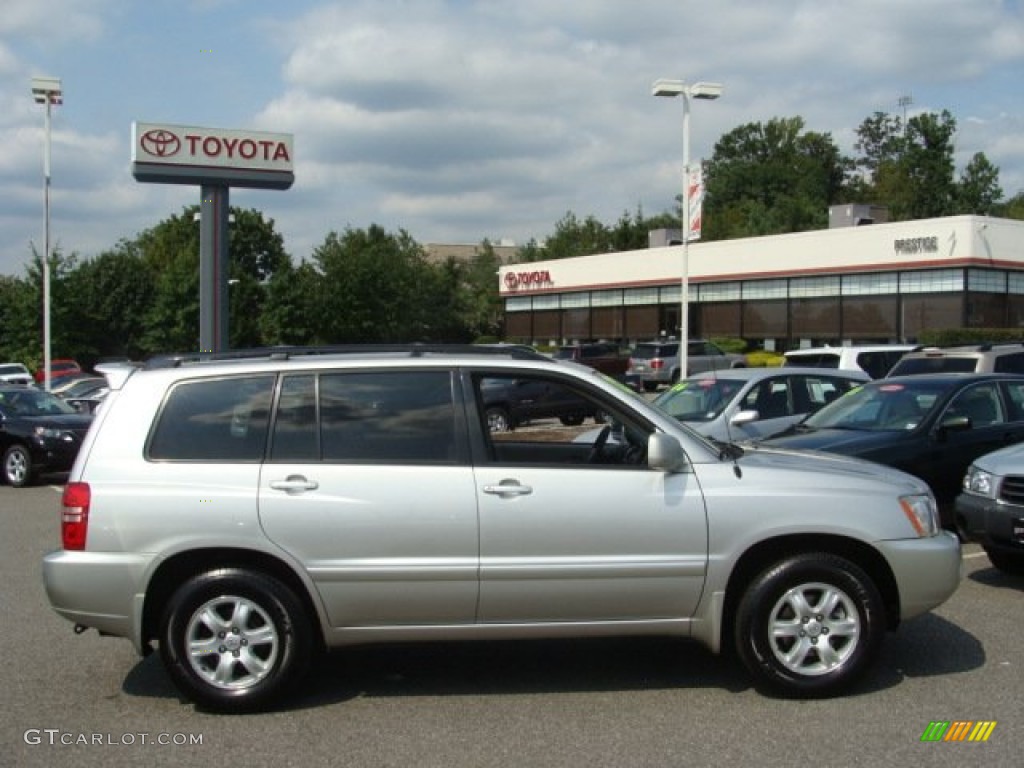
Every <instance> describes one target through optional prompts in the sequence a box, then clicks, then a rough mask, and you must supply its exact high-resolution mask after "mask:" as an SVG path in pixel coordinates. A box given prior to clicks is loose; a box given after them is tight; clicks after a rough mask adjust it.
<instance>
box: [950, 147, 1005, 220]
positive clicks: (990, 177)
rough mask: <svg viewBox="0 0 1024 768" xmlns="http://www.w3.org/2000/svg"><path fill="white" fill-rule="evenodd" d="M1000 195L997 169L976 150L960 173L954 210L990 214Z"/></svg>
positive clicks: (983, 214) (1001, 192)
mask: <svg viewBox="0 0 1024 768" xmlns="http://www.w3.org/2000/svg"><path fill="white" fill-rule="evenodd" d="M1002 197H1003V190H1002V189H1001V188H1000V186H999V169H998V168H996V167H995V166H994V165H992V163H990V162H989V160H988V158H987V157H985V154H984V153H983V152H976V153H975V154H974V157H972V158H971V161H970V162H969V163H968V164H967V167H966V168H965V169H964V172H963V173H962V174H960V182H959V184H957V188H956V212H957V213H973V214H977V215H979V216H990V215H992V214H993V213H994V212H995V210H996V204H997V203H998V202H999V201H1000V200H1001V199H1002Z"/></svg>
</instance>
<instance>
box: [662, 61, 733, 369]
mask: <svg viewBox="0 0 1024 768" xmlns="http://www.w3.org/2000/svg"><path fill="white" fill-rule="evenodd" d="M651 94H652V95H654V96H666V97H668V98H675V97H676V96H682V97H683V205H682V209H683V217H682V218H683V221H682V224H683V265H682V266H683V270H682V271H683V276H682V279H681V280H680V288H681V289H682V296H681V297H680V302H679V313H680V314H679V377H680V378H681V379H685V378H686V376H687V373H688V371H687V357H688V355H687V353H688V352H689V346H690V314H689V309H690V307H689V299H690V296H689V294H690V190H689V189H688V187H689V184H690V99H717V98H718V97H719V96H721V95H722V84H721V83H704V82H700V83H693V84H692V85H687V84H686V83H684V82H683V81H682V80H664V79H662V80H655V81H654V85H653V86H652V88H651Z"/></svg>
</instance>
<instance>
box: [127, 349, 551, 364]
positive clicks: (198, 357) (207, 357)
mask: <svg viewBox="0 0 1024 768" xmlns="http://www.w3.org/2000/svg"><path fill="white" fill-rule="evenodd" d="M374 354H393V355H401V354H406V355H408V356H409V357H422V356H424V355H481V356H502V357H510V358H513V359H516V360H549V359H550V358H549V357H547V356H546V355H543V354H541V353H540V352H538V351H537V350H535V349H533V348H532V347H529V346H526V345H525V344H423V343H412V344H327V345H320V346H280V347H253V348H250V349H232V350H228V351H225V352H186V353H180V354H171V355H156V356H154V357H151V358H149V359H148V360H146V362H145V363H144V364H143V367H144V368H147V369H155V368H179V367H181V366H182V365H188V364H192V363H204V362H219V361H231V360H237V361H242V360H291V359H294V358H299V357H307V356H319V355H374Z"/></svg>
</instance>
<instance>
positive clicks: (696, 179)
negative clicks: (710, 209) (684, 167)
mask: <svg viewBox="0 0 1024 768" xmlns="http://www.w3.org/2000/svg"><path fill="white" fill-rule="evenodd" d="M686 196H687V200H688V201H689V204H688V207H689V210H690V221H689V222H687V224H688V226H689V228H690V231H689V235H688V237H687V239H688V240H700V227H701V209H702V208H703V204H704V168H703V166H702V165H700V164H698V165H696V166H695V167H693V168H690V172H689V178H687V180H686Z"/></svg>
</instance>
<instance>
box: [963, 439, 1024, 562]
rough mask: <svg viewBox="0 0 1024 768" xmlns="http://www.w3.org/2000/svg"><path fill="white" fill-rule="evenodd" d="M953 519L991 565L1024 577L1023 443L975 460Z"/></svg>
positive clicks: (969, 469) (969, 470) (968, 470)
mask: <svg viewBox="0 0 1024 768" xmlns="http://www.w3.org/2000/svg"><path fill="white" fill-rule="evenodd" d="M956 518H957V525H958V526H959V528H960V530H961V531H962V533H963V535H964V536H965V537H966V538H969V539H973V540H975V541H979V542H981V545H982V547H983V548H984V549H985V552H986V554H987V555H988V559H989V560H991V561H992V565H994V566H995V567H996V568H998V569H999V570H1001V571H1006V572H1007V573H1016V574H1024V443H1022V444H1018V445H1011V446H1008V447H1006V448H1001V449H999V450H998V451H993V452H992V453H988V454H986V455H984V456H982V457H981V458H978V459H975V461H974V463H973V464H971V466H970V467H968V469H967V474H966V475H965V476H964V482H963V493H961V494H960V495H959V496H957V498H956Z"/></svg>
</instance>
